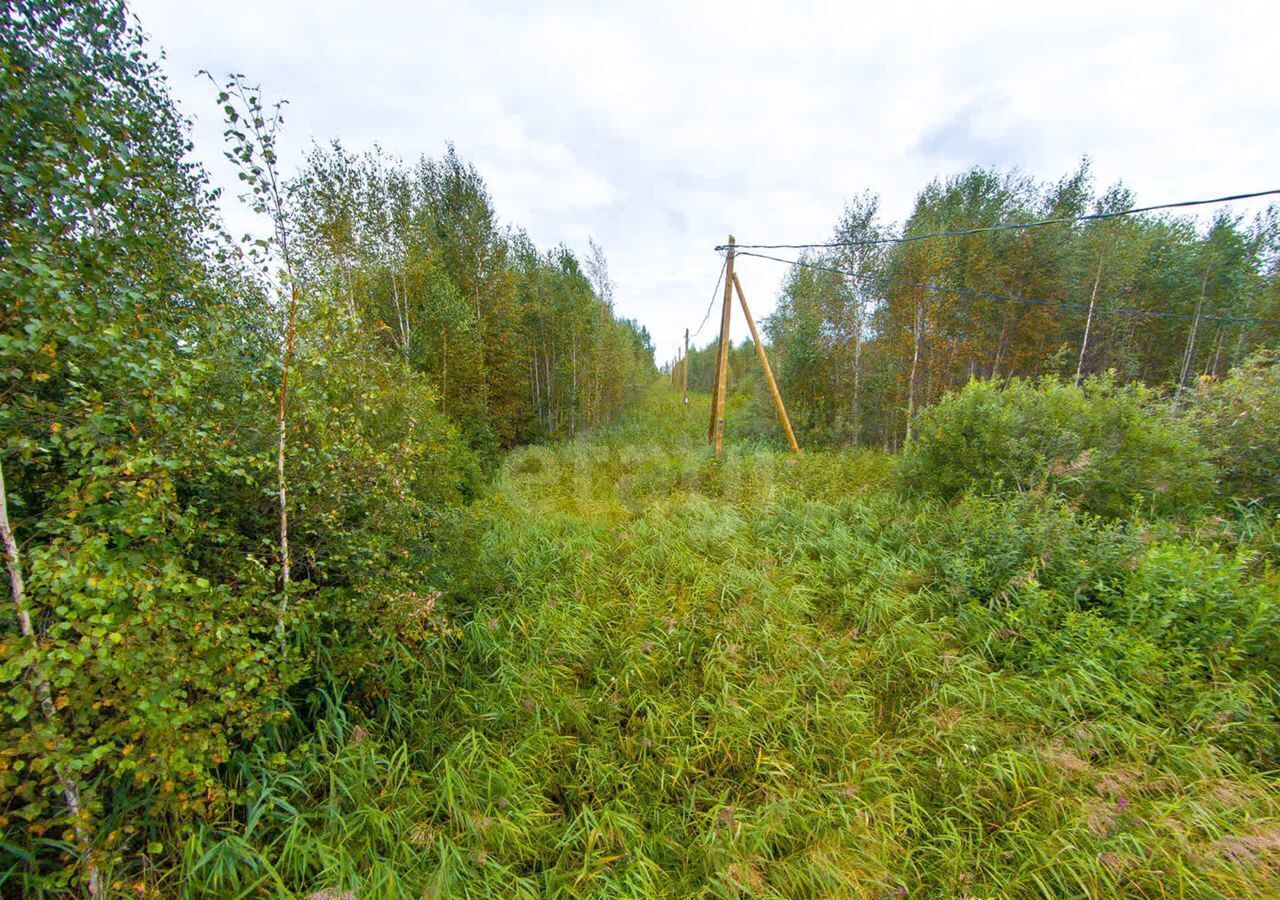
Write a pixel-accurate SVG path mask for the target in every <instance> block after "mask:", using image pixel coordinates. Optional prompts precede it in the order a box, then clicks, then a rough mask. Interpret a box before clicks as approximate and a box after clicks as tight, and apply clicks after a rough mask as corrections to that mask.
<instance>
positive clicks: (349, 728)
mask: <svg viewBox="0 0 1280 900" xmlns="http://www.w3.org/2000/svg"><path fill="white" fill-rule="evenodd" d="M705 422H706V407H705V405H699V404H693V405H692V406H691V407H689V408H686V407H683V406H681V405H679V404H677V403H676V402H674V400H673V399H672V398H671V397H669V396H668V395H666V394H665V393H659V394H655V396H654V398H653V399H652V400H651V402H650V404H649V405H648V406H647V407H646V408H645V410H643V412H642V413H641V414H639V415H638V416H637V417H636V418H635V419H634V420H632V421H630V422H628V423H624V424H623V425H621V426H619V427H618V428H616V429H614V430H612V431H610V432H607V433H604V434H601V435H598V436H597V437H595V438H594V439H591V440H583V441H579V442H576V443H566V444H563V445H559V446H556V447H550V448H547V447H542V448H530V449H527V450H524V451H521V452H519V453H517V454H515V455H513V456H512V457H511V459H510V460H509V461H508V463H507V464H506V467H505V469H504V471H503V472H502V473H501V475H500V477H499V479H498V481H497V483H496V486H495V488H494V490H493V491H492V493H491V495H490V496H488V497H487V498H485V499H484V500H482V501H480V502H479V503H477V504H476V505H475V507H474V509H473V511H472V516H473V519H472V521H471V522H469V523H467V524H466V525H465V526H463V527H462V530H463V531H465V532H466V533H467V534H468V535H469V536H470V537H469V538H468V541H467V542H466V543H467V545H468V546H470V548H471V550H470V551H469V552H470V553H471V554H472V556H471V557H470V562H469V563H468V564H467V565H465V566H461V567H458V568H457V569H456V575H455V579H456V580H455V582H454V583H453V584H448V585H444V586H443V587H444V588H445V590H446V598H447V600H448V602H449V604H450V614H451V615H452V616H453V617H454V622H453V624H454V625H456V626H457V631H456V632H454V631H452V630H450V629H445V630H444V631H442V634H441V636H440V638H439V639H438V640H437V641H436V642H435V643H434V644H432V645H424V648H423V649H421V650H420V651H418V652H416V653H414V654H407V653H400V654H399V655H397V656H396V657H395V658H396V660H397V661H396V662H395V664H393V665H391V666H389V667H387V668H386V669H384V670H380V671H376V672H369V673H365V674H364V675H363V676H362V677H361V678H359V679H357V680H356V681H355V682H353V683H352V686H351V688H350V690H351V693H350V695H349V696H347V697H343V698H333V699H332V700H331V701H330V702H329V703H328V704H327V707H326V709H327V711H326V712H325V714H324V716H323V719H322V722H321V726H320V728H319V730H318V731H317V732H316V733H315V736H314V738H313V739H311V740H310V741H309V742H307V743H305V744H303V745H299V746H296V747H294V748H292V750H291V751H289V752H288V753H286V754H280V755H278V756H277V757H276V758H271V757H270V756H268V755H266V754H265V753H264V754H263V755H262V756H260V757H258V758H255V759H246V760H242V761H241V762H240V769H239V771H240V775H239V778H240V781H241V783H242V791H243V794H244V797H245V810H246V813H245V816H244V818H243V820H237V821H235V822H224V823H213V824H210V825H209V826H207V827H206V828H204V829H202V830H200V831H199V832H197V833H194V834H192V835H190V836H189V837H188V839H187V841H186V845H185V847H184V848H183V853H182V860H181V865H180V867H179V868H178V869H177V870H175V871H170V872H167V873H161V872H157V873H156V874H155V876H154V878H153V879H151V880H150V882H149V883H150V885H151V887H152V888H153V889H155V890H158V891H160V892H164V893H179V892H180V893H184V894H186V895H190V896H203V895H217V896H308V895H312V896H318V897H326V898H338V897H343V896H345V894H344V892H348V891H349V892H351V894H353V895H354V896H357V897H362V898H363V897H424V896H427V897H543V896H592V897H596V896H599V897H690V896H709V897H890V896H903V895H907V896H931V897H932V896H954V897H966V896H972V897H993V896H1029V897H1033V896H1040V897H1073V896H1081V897H1083V896H1089V897H1105V896H1115V895H1130V896H1151V897H1166V896H1185V897H1212V896H1229V897H1244V896H1276V895H1280V803H1278V800H1280V794H1278V793H1277V790H1276V786H1275V782H1274V779H1273V775H1272V771H1273V769H1274V768H1275V763H1276V759H1277V731H1276V692H1275V688H1274V681H1273V678H1274V675H1275V672H1276V663H1277V660H1276V658H1275V652H1276V651H1275V641H1274V637H1273V636H1274V633H1275V631H1274V626H1275V624H1276V620H1275V617H1276V610H1277V608H1278V606H1280V601H1278V599H1277V598H1278V597H1280V590H1278V582H1277V577H1276V574H1275V572H1274V571H1273V570H1272V569H1271V568H1269V566H1268V564H1267V563H1266V562H1265V561H1264V560H1263V559H1262V558H1261V557H1259V556H1258V555H1257V554H1256V553H1255V552H1253V551H1251V550H1250V549H1248V547H1247V546H1246V544H1247V542H1244V541H1236V540H1233V539H1232V538H1231V537H1230V536H1229V535H1228V536H1226V537H1224V536H1223V535H1222V533H1221V529H1219V531H1212V530H1209V531H1206V532H1205V533H1203V534H1201V533H1199V532H1197V531H1196V530H1195V529H1193V528H1188V527H1186V526H1180V527H1179V528H1174V527H1173V526H1169V525H1166V524H1163V523H1160V522H1141V521H1116V520H1108V521H1103V520H1098V519H1094V518H1091V517H1089V516H1087V515H1084V514H1081V513H1079V512H1076V511H1074V510H1073V509H1071V508H1070V507H1068V506H1067V505H1066V504H1065V503H1064V502H1063V501H1060V500H1056V499H1054V498H1053V497H1052V496H1050V495H1046V494H1037V493H1024V494H1015V495H1009V496H1003V497H978V496H971V497H962V498H961V499H959V500H958V501H955V502H952V503H947V504H943V503H941V502H938V501H929V500H907V499H904V498H903V496H902V494H901V493H900V492H899V491H898V489H897V486H896V475H895V472H894V464H893V462H892V461H891V460H890V459H888V458H886V457H884V456H881V455H878V454H873V453H859V452H852V451H844V452H815V453H806V454H804V455H802V456H800V457H790V456H787V455H783V454H780V453H777V452H775V451H772V450H769V449H765V448H759V447H754V446H749V445H736V446H730V447H729V448H728V449H727V451H726V454H725V456H724V458H723V460H721V461H718V462H717V461H714V460H713V459H711V457H710V455H709V453H708V452H707V451H706V450H705V449H704V448H703V446H702V444H701V442H700V441H699V440H698V437H699V435H700V434H701V433H702V432H703V431H704V429H705ZM125 887H126V888H129V889H131V887H130V886H127V885H126V886H125Z"/></svg>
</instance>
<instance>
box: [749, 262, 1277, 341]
mask: <svg viewBox="0 0 1280 900" xmlns="http://www.w3.org/2000/svg"><path fill="white" fill-rule="evenodd" d="M735 255H737V256H754V257H755V258H756V259H768V260H772V261H773V262H780V263H786V264H788V265H792V266H801V267H803V268H806V269H817V270H818V271H821V272H832V273H834V274H836V275H847V276H849V277H850V278H858V279H862V280H866V281H875V282H880V283H886V284H897V285H901V286H902V287H911V288H920V289H922V290H926V291H931V292H933V293H936V294H954V295H956V296H959V297H970V298H974V299H979V300H999V301H1003V302H1006V303H1023V304H1026V305H1028V306H1047V307H1051V308H1053V309H1078V310H1081V311H1087V310H1088V309H1089V305H1088V304H1087V303H1061V302H1058V301H1054V300H1039V299H1036V298H1033V297H1016V296H1013V295H1011V294H996V293H992V292H990V291H975V290H972V289H970V288H949V287H942V286H940V285H936V284H924V283H923V282H916V281H904V280H903V279H901V278H890V277H888V276H885V275H866V274H863V273H860V272H849V271H846V270H844V269H837V268H835V267H833V266H824V265H820V264H818V263H811V262H805V261H803V260H798V259H783V258H782V257H780V256H769V255H768V254H765V253H752V252H751V251H749V250H738V251H737V253H736V254H735ZM1094 313H1095V314H1100V313H1114V314H1117V315H1127V316H1152V317H1158V318H1164V319H1194V318H1196V315H1195V313H1180V312H1172V311H1168V310H1161V309H1133V308H1126V307H1118V306H1103V305H1102V304H1101V303H1099V304H1097V305H1096V306H1095V307H1094ZM1199 318H1200V321H1202V322H1236V323H1241V324H1248V325H1280V319H1263V318H1258V317H1254V316H1216V315H1207V314H1201V315H1200V316H1199Z"/></svg>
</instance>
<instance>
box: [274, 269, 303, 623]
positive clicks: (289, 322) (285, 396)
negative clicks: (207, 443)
mask: <svg viewBox="0 0 1280 900" xmlns="http://www.w3.org/2000/svg"><path fill="white" fill-rule="evenodd" d="M288 274H289V303H288V305H287V307H286V313H285V333H284V347H283V350H282V353H281V366H280V410H279V419H278V421H277V425H278V436H279V440H278V442H277V444H276V485H277V487H278V489H279V496H280V609H279V612H278V614H277V616H276V632H277V633H278V634H279V636H280V639H281V640H282V641H283V640H284V617H285V614H286V613H287V612H288V610H289V565H290V560H289V486H288V481H287V480H286V478H285V471H284V460H285V452H286V449H287V446H288V428H289V425H288V419H287V417H286V415H285V411H286V408H287V405H288V400H289V366H290V364H291V363H292V362H293V341H294V321H295V317H296V313H297V309H298V289H297V287H296V286H295V285H294V283H293V277H292V272H291V271H290V272H289V273H288Z"/></svg>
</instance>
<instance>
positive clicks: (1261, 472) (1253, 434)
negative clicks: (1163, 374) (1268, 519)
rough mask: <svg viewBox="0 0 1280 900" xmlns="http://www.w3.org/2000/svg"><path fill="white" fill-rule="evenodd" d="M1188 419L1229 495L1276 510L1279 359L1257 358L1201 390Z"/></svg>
mask: <svg viewBox="0 0 1280 900" xmlns="http://www.w3.org/2000/svg"><path fill="white" fill-rule="evenodd" d="M1193 417H1194V420H1195V423H1196V425H1197V426H1198V428H1199V431H1200V435H1201V439H1202V440H1203V441H1204V443H1205V444H1206V445H1207V446H1208V447H1209V448H1210V450H1211V452H1212V454H1213V461H1214V463H1215V464H1216V465H1217V468H1218V471H1219V473H1220V475H1221V479H1222V482H1223V484H1224V486H1225V487H1226V488H1227V490H1228V491H1229V492H1230V494H1231V495H1232V496H1234V497H1240V498H1242V499H1244V500H1256V501H1259V502H1261V503H1263V504H1265V505H1267V506H1269V507H1273V508H1274V507H1276V506H1277V505H1278V504H1280V357H1278V356H1277V354H1276V353H1274V352H1266V351H1264V352H1261V353H1259V354H1257V355H1255V356H1253V357H1251V358H1250V359H1249V360H1248V361H1246V362H1245V363H1244V365H1242V366H1241V367H1240V368H1238V369H1233V370H1232V371H1231V373H1230V375H1228V376H1227V378H1226V379H1225V380H1224V381H1222V382H1216V383H1215V382H1205V383H1204V384H1202V385H1201V388H1200V390H1199V391H1198V393H1197V395H1196V398H1195V403H1194V407H1193Z"/></svg>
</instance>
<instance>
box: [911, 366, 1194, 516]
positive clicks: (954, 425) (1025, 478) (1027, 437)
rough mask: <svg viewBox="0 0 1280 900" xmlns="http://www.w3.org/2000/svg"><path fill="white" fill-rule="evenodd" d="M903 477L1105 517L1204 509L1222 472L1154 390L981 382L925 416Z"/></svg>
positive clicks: (1104, 380) (926, 486)
mask: <svg viewBox="0 0 1280 900" xmlns="http://www.w3.org/2000/svg"><path fill="white" fill-rule="evenodd" d="M902 478H903V484H904V486H905V487H906V488H907V489H908V490H909V491H911V492H915V493H920V494H925V495H933V496H938V497H942V498H948V499H949V498H952V497H955V496H957V495H959V494H961V493H963V492H964V491H968V490H978V491H1000V490H1038V489H1047V490H1051V491H1054V492H1057V493H1060V494H1062V495H1064V496H1066V497H1068V498H1069V499H1071V500H1072V501H1073V503H1075V504H1077V505H1078V506H1079V507H1080V508H1082V509H1085V510H1088V511H1091V512H1094V513H1097V514H1099V515H1105V516H1123V515H1125V514H1127V513H1129V512H1130V511H1132V510H1133V509H1134V508H1135V507H1139V508H1142V509H1144V510H1146V511H1148V512H1151V513H1154V514H1158V515H1163V514H1176V513H1185V512H1188V511H1190V510H1193V509H1195V508H1197V507H1198V506H1200V505H1201V504H1203V503H1204V502H1205V501H1206V499H1207V498H1208V496H1209V493H1210V490H1211V486H1212V469H1211V467H1210V465H1209V463H1208V461H1207V453H1206V451H1205V449H1204V447H1203V446H1202V445H1201V443H1200V442H1199V441H1198V440H1197V438H1196V435H1195V433H1194V431H1193V430H1192V429H1191V428H1190V427H1189V426H1188V425H1186V424H1184V423H1182V422H1179V421H1178V420H1176V419H1175V418H1173V417H1172V416H1171V415H1170V414H1169V413H1168V412H1167V411H1166V409H1165V408H1164V407H1163V406H1162V405H1161V404H1160V403H1159V402H1158V401H1157V400H1156V399H1155V397H1154V396H1153V395H1152V393H1151V392H1150V391H1149V390H1147V389H1146V388H1143V387H1141V386H1139V385H1132V384H1131V385H1126V386H1124V387H1117V386H1116V385H1115V384H1114V382H1113V381H1112V380H1111V379H1110V378H1109V377H1098V378H1091V379H1089V380H1088V381H1086V382H1085V384H1084V386H1083V387H1082V388H1077V387H1075V386H1073V385H1071V384H1067V383H1064V382H1062V381H1059V380H1057V379H1054V378H1045V379H1041V380H1038V381H1030V380H1025V379H1020V378H1014V379H1012V380H1011V381H1009V383H1008V384H1001V383H998V382H993V381H971V382H970V383H969V384H968V385H967V386H965V388H964V389H963V390H961V391H959V392H958V393H954V394H949V395H947V396H946V397H945V398H943V400H942V401H941V402H939V403H938V404H937V405H935V406H933V407H930V408H929V409H926V410H924V411H923V412H922V413H921V415H920V417H919V419H918V421H917V422H916V423H915V427H914V433H913V437H912V440H911V442H910V444H909V445H908V447H907V449H906V451H905V452H904V454H903V461H902Z"/></svg>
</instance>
